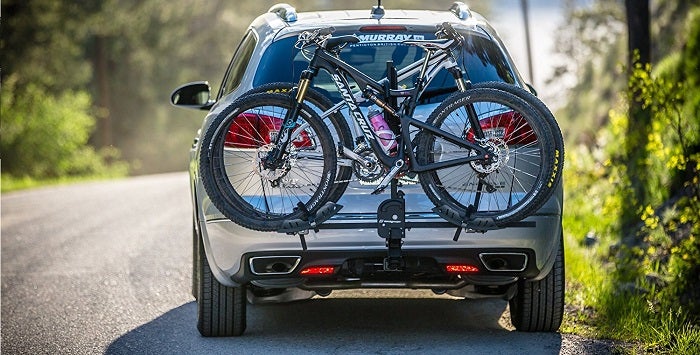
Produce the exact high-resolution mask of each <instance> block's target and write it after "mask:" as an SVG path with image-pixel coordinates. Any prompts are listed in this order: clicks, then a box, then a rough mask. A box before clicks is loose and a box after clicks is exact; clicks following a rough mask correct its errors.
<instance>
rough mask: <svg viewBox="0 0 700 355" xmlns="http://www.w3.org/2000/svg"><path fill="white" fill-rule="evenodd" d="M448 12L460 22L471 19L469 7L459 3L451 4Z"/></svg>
mask: <svg viewBox="0 0 700 355" xmlns="http://www.w3.org/2000/svg"><path fill="white" fill-rule="evenodd" d="M450 12H452V13H453V14H455V16H457V18H458V19H460V20H466V19H468V18H470V17H472V11H471V10H469V6H468V5H467V4H465V3H463V2H461V1H455V2H454V3H452V6H450Z"/></svg>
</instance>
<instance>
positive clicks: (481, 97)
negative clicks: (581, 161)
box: [416, 87, 563, 228]
mask: <svg viewBox="0 0 700 355" xmlns="http://www.w3.org/2000/svg"><path fill="white" fill-rule="evenodd" d="M468 107H472V108H473V109H474V111H475V113H476V114H477V117H478V119H479V123H480V124H479V125H480V126H481V129H482V130H483V131H484V136H485V141H483V142H482V143H481V144H482V146H485V147H488V148H489V150H490V151H491V152H492V153H493V154H492V156H493V157H494V159H493V161H492V162H491V163H485V162H483V161H472V162H469V163H465V164H462V165H458V166H455V167H449V168H443V169H438V170H431V171H427V172H422V173H420V174H419V180H420V182H421V185H422V187H423V190H424V191H425V193H426V195H427V196H428V198H429V199H430V200H431V201H432V202H433V204H435V205H436V207H437V209H438V210H439V211H449V213H447V215H448V216H449V217H450V218H449V219H448V220H450V221H451V222H455V221H457V223H461V224H465V225H467V226H471V225H472V223H475V224H477V225H479V226H486V227H488V228H496V227H504V226H506V225H507V224H509V223H512V222H517V221H520V220H522V219H524V218H525V217H527V216H529V215H531V214H532V213H534V212H535V211H537V210H538V209H539V208H540V207H541V206H542V205H543V204H544V202H546V200H547V199H548V198H549V197H550V196H551V194H552V192H553V191H554V189H555V187H556V183H557V181H558V180H557V179H558V178H559V177H558V176H557V175H559V174H560V173H561V172H559V171H555V166H557V159H558V155H560V154H561V152H558V151H557V147H556V144H555V141H556V139H554V138H553V134H552V130H551V127H550V124H548V123H546V122H545V121H544V120H542V119H541V118H540V115H539V114H538V112H537V110H536V109H535V108H534V107H533V106H532V105H530V104H528V103H527V102H526V101H525V100H524V99H522V98H520V97H518V96H516V95H515V94H513V93H510V92H506V91H503V90H498V89H493V88H482V87H480V88H472V89H469V90H467V91H465V92H459V93H455V94H453V95H451V96H450V97H448V98H447V99H446V100H445V101H444V102H443V103H442V104H441V105H440V106H438V107H437V108H436V109H435V110H434V111H433V112H432V113H431V115H430V116H429V117H428V120H427V121H426V122H427V123H429V124H431V125H433V126H434V127H436V128H438V129H440V130H442V131H445V132H447V133H450V134H452V135H455V136H457V137H461V138H462V139H464V140H467V141H470V142H472V143H476V142H477V139H478V137H477V136H476V133H475V131H474V129H473V128H472V127H471V124H470V123H469V120H468V118H467V117H468V114H467V109H466V108H468ZM474 154H475V153H474V152H473V151H471V150H469V149H466V148H462V147H459V146H457V145H455V144H453V143H450V142H449V141H447V140H445V139H444V138H441V137H438V136H436V135H434V134H432V133H430V132H428V131H422V132H420V140H419V145H418V148H417V152H416V159H417V160H418V162H419V164H421V165H422V164H430V163H436V162H441V161H448V160H452V159H457V158H463V157H465V156H469V155H474ZM560 158H563V156H562V157H560ZM444 216H445V215H444V214H443V217H444Z"/></svg>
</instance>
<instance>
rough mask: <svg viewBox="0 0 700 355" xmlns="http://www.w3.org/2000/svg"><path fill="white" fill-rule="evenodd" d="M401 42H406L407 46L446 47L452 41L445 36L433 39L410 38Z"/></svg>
mask: <svg viewBox="0 0 700 355" xmlns="http://www.w3.org/2000/svg"><path fill="white" fill-rule="evenodd" d="M401 43H403V44H408V45H409V46H417V47H421V48H424V49H447V48H448V47H449V46H450V45H451V44H452V41H451V40H449V39H446V38H443V39H433V40H428V39H425V40H415V39H414V40H410V41H403V42H401Z"/></svg>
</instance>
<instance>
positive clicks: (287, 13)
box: [267, 3, 297, 22]
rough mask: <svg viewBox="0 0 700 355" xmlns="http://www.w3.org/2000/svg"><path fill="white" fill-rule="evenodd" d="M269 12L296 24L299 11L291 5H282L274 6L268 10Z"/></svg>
mask: <svg viewBox="0 0 700 355" xmlns="http://www.w3.org/2000/svg"><path fill="white" fill-rule="evenodd" d="M267 12H271V13H273V14H276V15H277V16H278V17H279V18H281V19H282V20H284V21H285V22H294V21H296V20H297V9H295V8H294V6H292V5H289V4H285V3H280V4H276V5H272V7H271V8H270V9H269V10H267Z"/></svg>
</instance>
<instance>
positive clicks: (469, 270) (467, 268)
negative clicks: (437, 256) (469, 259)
mask: <svg viewBox="0 0 700 355" xmlns="http://www.w3.org/2000/svg"><path fill="white" fill-rule="evenodd" d="M445 271H447V272H448V273H450V274H473V273H476V272H479V268H478V267H476V266H474V265H470V264H447V265H445Z"/></svg>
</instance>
